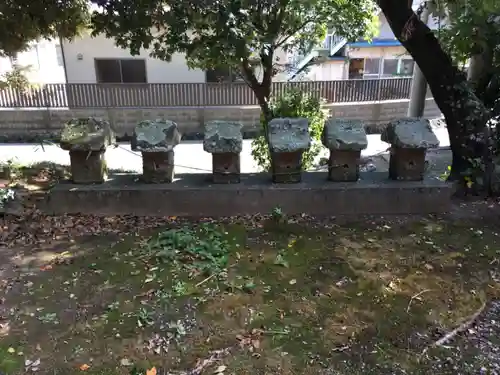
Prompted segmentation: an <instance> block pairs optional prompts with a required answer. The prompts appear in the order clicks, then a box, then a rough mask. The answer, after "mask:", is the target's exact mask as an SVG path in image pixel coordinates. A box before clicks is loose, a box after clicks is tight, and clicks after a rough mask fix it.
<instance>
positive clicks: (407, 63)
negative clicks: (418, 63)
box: [399, 59, 415, 76]
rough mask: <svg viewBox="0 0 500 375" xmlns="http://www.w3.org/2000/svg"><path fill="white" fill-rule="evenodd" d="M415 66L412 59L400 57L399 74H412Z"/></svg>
mask: <svg viewBox="0 0 500 375" xmlns="http://www.w3.org/2000/svg"><path fill="white" fill-rule="evenodd" d="M414 67H415V61H414V60H413V59H401V64H400V70H399V74H400V75H402V76H411V75H413V68H414Z"/></svg>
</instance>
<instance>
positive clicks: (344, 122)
mask: <svg viewBox="0 0 500 375" xmlns="http://www.w3.org/2000/svg"><path fill="white" fill-rule="evenodd" d="M321 138H322V139H321V140H322V142H323V145H324V146H325V147H327V148H328V149H330V150H342V151H361V150H364V149H365V148H367V147H368V138H367V137H366V131H365V127H364V124H363V122H362V121H360V120H349V119H341V118H339V119H336V118H329V119H328V120H327V121H326V122H325V126H324V128H323V134H322V137H321Z"/></svg>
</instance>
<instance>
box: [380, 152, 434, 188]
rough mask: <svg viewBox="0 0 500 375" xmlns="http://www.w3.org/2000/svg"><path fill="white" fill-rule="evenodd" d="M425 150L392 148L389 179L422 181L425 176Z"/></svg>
mask: <svg viewBox="0 0 500 375" xmlns="http://www.w3.org/2000/svg"><path fill="white" fill-rule="evenodd" d="M425 153H426V149H424V148H403V147H392V148H391V153H390V155H391V156H390V159H389V178H390V179H392V180H397V181H421V180H423V179H424V174H425Z"/></svg>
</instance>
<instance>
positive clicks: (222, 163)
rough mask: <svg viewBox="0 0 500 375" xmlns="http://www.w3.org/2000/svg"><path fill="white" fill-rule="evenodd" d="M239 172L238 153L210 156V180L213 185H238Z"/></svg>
mask: <svg viewBox="0 0 500 375" xmlns="http://www.w3.org/2000/svg"><path fill="white" fill-rule="evenodd" d="M240 170H241V162H240V154H239V153H233V152H216V153H213V154H212V180H213V182H214V183H215V184H238V183H239V182H240Z"/></svg>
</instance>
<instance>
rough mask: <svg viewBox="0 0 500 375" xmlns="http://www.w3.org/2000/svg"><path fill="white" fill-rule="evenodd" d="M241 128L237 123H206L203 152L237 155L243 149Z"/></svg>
mask: <svg viewBox="0 0 500 375" xmlns="http://www.w3.org/2000/svg"><path fill="white" fill-rule="evenodd" d="M242 128H243V125H242V124H240V123H237V122H230V121H209V122H207V123H206V124H205V136H204V140H203V150H205V151H206V152H209V153H211V154H222V153H231V154H239V153H240V152H241V150H242V148H243V133H242Z"/></svg>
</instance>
